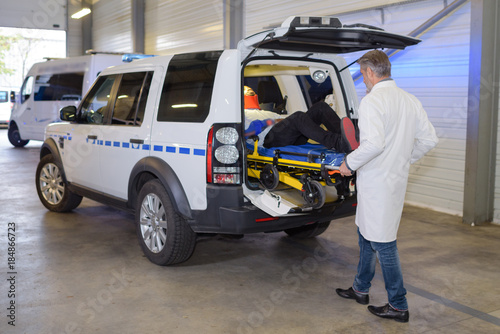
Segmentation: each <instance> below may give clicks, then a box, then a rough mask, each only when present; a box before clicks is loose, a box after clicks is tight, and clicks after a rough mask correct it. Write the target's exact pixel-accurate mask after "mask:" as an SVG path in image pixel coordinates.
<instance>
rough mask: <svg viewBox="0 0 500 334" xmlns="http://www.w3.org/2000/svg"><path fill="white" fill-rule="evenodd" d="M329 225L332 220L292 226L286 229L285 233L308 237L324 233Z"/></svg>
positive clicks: (303, 237) (301, 237)
mask: <svg viewBox="0 0 500 334" xmlns="http://www.w3.org/2000/svg"><path fill="white" fill-rule="evenodd" d="M329 226H330V222H322V223H315V224H311V225H304V226H300V227H295V228H290V229H288V230H285V233H286V234H288V235H289V236H291V237H294V238H299V239H307V238H313V237H316V236H318V235H320V234H322V233H323V232H325V231H326V230H327V228H328V227H329Z"/></svg>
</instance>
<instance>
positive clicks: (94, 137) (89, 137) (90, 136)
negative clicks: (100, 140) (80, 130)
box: [87, 135, 97, 139]
mask: <svg viewBox="0 0 500 334" xmlns="http://www.w3.org/2000/svg"><path fill="white" fill-rule="evenodd" d="M87 138H88V139H97V136H96V135H88V136H87Z"/></svg>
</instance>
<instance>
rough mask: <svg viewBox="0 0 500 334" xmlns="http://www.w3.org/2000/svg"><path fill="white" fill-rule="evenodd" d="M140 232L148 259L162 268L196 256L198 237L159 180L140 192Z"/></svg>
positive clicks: (137, 210)
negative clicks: (176, 208) (179, 212)
mask: <svg viewBox="0 0 500 334" xmlns="http://www.w3.org/2000/svg"><path fill="white" fill-rule="evenodd" d="M135 222H136V232H137V237H138V238H139V244H140V245H141V248H142V251H143V252H144V254H145V255H146V257H147V258H148V259H149V260H150V261H151V262H153V263H155V264H157V265H160V266H167V265H172V264H177V263H181V262H184V261H187V260H188V259H189V258H190V257H191V255H192V254H193V252H194V248H195V245H196V233H194V232H193V230H192V229H191V227H190V226H189V225H188V223H187V222H186V220H185V219H184V218H183V217H182V216H180V215H179V214H178V213H177V212H176V211H175V209H174V206H173V205H172V201H171V199H170V197H169V195H168V193H167V191H166V190H165V188H164V187H163V185H162V184H161V182H160V181H159V180H157V179H155V180H151V181H148V182H147V183H146V184H145V185H144V186H143V187H142V188H141V191H140V192H139V197H138V199H137V204H136V210H135Z"/></svg>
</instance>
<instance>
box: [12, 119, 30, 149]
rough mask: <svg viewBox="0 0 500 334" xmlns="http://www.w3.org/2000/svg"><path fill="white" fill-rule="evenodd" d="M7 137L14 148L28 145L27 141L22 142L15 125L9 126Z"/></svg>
mask: <svg viewBox="0 0 500 334" xmlns="http://www.w3.org/2000/svg"><path fill="white" fill-rule="evenodd" d="M7 135H8V137H9V141H10V143H11V144H12V145H14V146H15V147H24V146H26V145H27V144H28V143H29V140H22V139H21V134H20V133H19V129H18V128H17V125H15V124H12V125H10V126H9V131H8V132H7Z"/></svg>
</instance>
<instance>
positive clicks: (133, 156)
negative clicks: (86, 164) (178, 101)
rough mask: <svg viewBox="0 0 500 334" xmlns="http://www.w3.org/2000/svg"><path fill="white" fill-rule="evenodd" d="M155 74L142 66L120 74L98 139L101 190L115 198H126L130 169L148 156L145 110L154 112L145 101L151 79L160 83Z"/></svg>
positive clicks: (150, 68)
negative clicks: (111, 106)
mask: <svg viewBox="0 0 500 334" xmlns="http://www.w3.org/2000/svg"><path fill="white" fill-rule="evenodd" d="M154 72H155V71H154V68H153V67H145V68H141V69H137V68H135V69H134V72H129V73H123V74H121V75H120V80H119V85H118V89H117V92H116V95H115V97H114V99H115V100H114V104H113V109H112V110H110V111H109V114H108V115H107V117H106V124H105V125H104V126H103V128H102V130H103V131H102V134H101V135H100V137H99V139H100V140H101V141H102V143H101V144H100V145H99V150H100V165H101V176H102V184H101V185H102V191H103V192H104V193H106V194H109V195H112V196H114V197H118V198H121V199H126V198H127V196H128V195H127V191H128V181H129V177H130V174H131V171H132V168H133V167H134V166H135V165H136V163H137V162H138V161H139V160H141V159H142V158H143V157H146V156H149V152H150V145H151V137H150V134H151V117H152V116H151V114H152V112H150V113H149V114H147V113H146V110H150V109H151V110H152V109H154V108H153V106H154V101H151V102H149V101H148V94H149V91H150V88H151V87H155V85H152V82H153V80H159V79H158V78H155V77H154ZM159 75H160V74H157V76H159ZM156 86H158V85H156Z"/></svg>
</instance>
